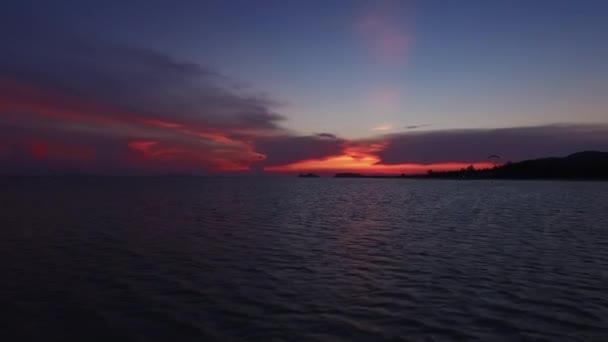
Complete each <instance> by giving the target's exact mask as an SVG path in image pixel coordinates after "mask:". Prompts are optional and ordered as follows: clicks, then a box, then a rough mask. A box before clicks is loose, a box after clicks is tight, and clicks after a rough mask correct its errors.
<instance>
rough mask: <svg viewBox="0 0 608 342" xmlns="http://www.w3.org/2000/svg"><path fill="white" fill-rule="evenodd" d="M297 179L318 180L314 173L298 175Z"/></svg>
mask: <svg viewBox="0 0 608 342" xmlns="http://www.w3.org/2000/svg"><path fill="white" fill-rule="evenodd" d="M298 177H300V178H319V175H316V174H314V173H300V174H299V175H298Z"/></svg>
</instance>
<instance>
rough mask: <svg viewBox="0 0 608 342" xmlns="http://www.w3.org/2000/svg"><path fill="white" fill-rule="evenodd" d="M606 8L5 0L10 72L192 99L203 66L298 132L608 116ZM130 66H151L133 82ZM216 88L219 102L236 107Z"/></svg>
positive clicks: (84, 86)
mask: <svg viewBox="0 0 608 342" xmlns="http://www.w3.org/2000/svg"><path fill="white" fill-rule="evenodd" d="M607 16H608V3H607V2H605V1H599V0H597V1H593V0H583V1H573V0H572V1H562V0H537V1H524V0H517V1H492V0H490V1H439V0H437V1H433V0H428V1H385V2H383V1H337V0H335V1H329V0H328V1H265V0H260V1H235V0H234V1H178V2H175V1H153V0H148V1H86V0H81V1H59V0H57V1H8V2H4V3H3V9H2V14H0V19H1V20H0V30H1V31H3V33H2V34H0V37H2V38H3V40H4V41H5V42H6V44H8V46H9V49H8V51H9V52H8V54H7V55H6V56H5V57H3V58H4V59H2V60H0V63H2V64H1V65H0V71H2V72H3V74H5V75H2V76H5V77H6V76H8V77H11V78H22V79H26V81H27V82H34V80H35V82H34V83H36V82H38V83H36V84H37V85H40V84H42V83H44V86H45V87H54V89H58V90H61V91H62V92H63V91H65V90H70V92H68V93H69V95H77V96H78V97H81V98H84V97H86V99H87V101H89V100H91V99H92V98H93V97H95V96H93V95H91V94H99V96H97V97H99V98H101V100H103V102H104V103H108V102H112V104H113V105H116V104H119V105H121V106H123V105H125V104H126V103H127V102H129V101H131V100H132V98H134V99H136V100H137V105H138V106H140V105H142V103H143V102H145V100H148V101H149V102H148V103H147V104H146V107H154V106H157V107H158V106H160V107H162V108H165V107H166V108H165V109H168V108H169V107H171V106H177V107H172V108H173V109H175V108H182V107H183V108H187V109H188V110H192V113H194V110H193V109H192V108H194V107H193V103H192V98H193V97H196V96H194V95H193V92H191V91H192V89H190V88H188V87H189V85H192V83H193V82H195V81H194V78H196V77H194V76H192V75H194V74H196V75H199V74H197V72H200V70H204V71H205V74H204V75H206V76H208V74H214V75H217V77H219V78H221V79H222V81H221V83H222V85H221V87H222V88H226V87H227V88H228V89H230V92H233V93H235V94H233V95H235V96H236V97H237V98H239V99H243V98H246V99H251V98H256V99H258V100H260V101H262V103H261V104H258V103H256V105H257V106H259V107H256V108H258V109H259V108H263V110H261V112H263V113H265V114H260V115H262V116H263V115H266V116H265V117H264V118H266V119H268V118H272V115H275V114H276V115H277V116H280V117H281V119H280V120H275V119H269V121H268V122H266V123H265V125H267V126H268V125H270V126H276V127H278V126H279V125H280V127H281V129H282V130H284V132H289V133H288V134H290V135H294V136H308V135H312V134H316V133H322V132H326V133H331V134H335V135H337V136H339V137H341V138H344V139H368V140H369V139H373V138H374V137H375V136H377V135H378V134H400V133H403V132H407V131H409V130H408V129H406V128H405V127H406V126H418V125H422V126H421V127H419V128H418V129H417V131H436V130H454V129H491V128H513V127H525V126H547V125H553V124H574V125H598V124H600V125H605V124H608V114H607V111H606V108H608V100H607V99H608V96H607V95H608V82H606V81H605V80H607V79H608V62H607V61H608V44H606V37H608V20H606V18H607ZM80 45H83V46H85V45H86V46H87V48H86V49H80V48H79V46H80ZM100 46H104V48H101V47H100ZM108 46H112V47H113V48H107V47H108ZM114 47H120V48H119V49H115V48H114ZM129 49H132V50H137V51H138V52H136V53H134V52H133V51H131V52H128V53H127V52H126V51H127V50H129ZM101 50H103V52H101ZM110 50H112V51H111V52H110ZM119 51H120V52H119ZM142 51H147V52H146V53H148V52H149V53H148V57H150V54H153V55H154V56H155V57H151V58H149V59H147V62H151V61H152V60H154V63H151V64H145V63H139V62H138V58H140V57H141V56H139V55H138V56H135V55H137V54H139V53H140V52H142ZM146 53H144V55H145V54H146ZM125 55H128V56H125ZM125 58H126V59H128V61H126V60H124V59H125ZM144 58H147V57H144ZM162 59H166V60H165V62H162V61H161V60H162ZM163 63H167V64H171V63H177V64H179V65H180V67H178V69H179V68H181V66H183V65H188V66H193V67H194V69H196V70H197V71H196V72H194V73H192V72H190V74H188V71H185V72H184V70H182V69H180V71H179V72H178V74H179V77H178V76H176V75H175V74H173V73H172V72H173V71H175V70H173V71H172V72H167V73H165V70H163V71H161V69H162V64H163ZM152 64H154V66H152ZM76 65H78V68H80V69H78V68H76V67H73V66H76ZM138 65H139V66H141V65H145V67H138ZM171 65H173V64H171ZM45 68H46V69H45ZM138 68H139V69H141V70H138ZM146 68H148V69H146ZM85 69H86V71H84V70H85ZM199 69H200V70H199ZM44 70H49V72H48V74H47V73H45V72H44ZM133 70H136V71H133ZM189 70H191V69H189ZM129 72H139V74H138V76H137V77H140V78H141V79H139V78H138V79H137V82H133V84H127V82H129V80H125V79H123V78H121V77H127V75H130V74H129ZM88 73H90V74H88ZM151 73H154V74H159V75H162V77H161V76H159V77H157V78H155V79H154V80H152V79H151V78H153V77H150V76H142V75H149V74H151ZM63 74H65V77H64V79H61V78H62V77H61V76H60V75H63ZM117 76H120V77H117ZM199 76H200V75H199ZM197 77H198V76H197ZM178 78H179V80H178ZM190 78H192V79H190ZM92 80H95V81H94V82H93V81H92ZM89 81H91V82H89ZM161 81H162V82H161ZM154 82H161V83H158V84H155V83H154ZM196 82H198V81H196ZM214 82H215V81H212V82H211V81H208V80H206V81H205V82H204V83H205V85H204V88H205V89H208V88H209V87H211V88H213V87H217V86H218V85H217V84H215V83H214ZM114 84H116V85H120V86H121V88H120V89H121V91H120V93H118V92H117V94H116V95H115V96H114V95H112V96H113V97H112V98H110V94H112V89H114V90H116V89H118V88H116V87H114V88H113V87H112V85H114ZM186 84H187V85H186ZM197 84H198V83H197ZM148 85H149V87H148ZM152 85H154V87H153V88H154V89H153V91H150V89H149V88H152ZM197 86H198V85H197ZM185 88H188V89H189V90H184V89H185ZM142 89H145V91H144V90H142ZM131 92H132V94H131ZM144 93H145V94H144ZM166 93H171V94H172V96H173V97H172V98H171V99H164V98H162V96H163V95H162V94H166ZM104 94H105V95H104ZM184 94H187V95H184ZM205 94H206V95H205V96H208V93H207V92H206V93H205ZM214 94H215V93H214ZM85 95H86V96H85ZM130 95H132V97H129V96H130ZM121 96H124V98H121ZM197 96H198V95H197ZM118 98H120V99H118ZM152 98H153V99H155V100H158V102H159V103H156V102H155V101H153V100H152ZM161 98H162V99H161ZM185 98H187V100H186V99H185ZM176 99H177V102H175V101H176ZM95 100H96V101H97V100H99V99H98V98H95ZM197 101H198V100H197ZM214 101H215V100H214ZM239 101H240V100H239ZM161 102H162V103H161ZM209 103H211V102H209V101H207V102H205V106H206V107H205V111H206V112H213V111H216V112H217V113H216V114H217V115H216V116H217V117H225V115H224V114H222V113H225V112H230V111H231V110H233V109H234V107H230V108H231V109H226V107H221V106H219V105H217V104H214V105H209ZM128 104H129V106H130V107H129V108H135V107H137V106H135V107H134V106H133V104H132V103H128ZM197 105H200V103H199V104H197ZM232 105H233V104H232V103H231V106H232ZM163 106H164V107H163ZM266 106H268V108H266ZM137 108H138V109H139V108H140V107H137ZM197 108H198V107H197ZM218 108H219V109H218ZM173 109H171V110H173ZM199 109H200V108H199ZM266 109H268V113H266V112H265V110H266ZM171 110H166V111H165V112H164V113H165V114H166V113H168V112H170V111H171ZM192 113H189V114H188V115H185V116H186V117H189V118H190V117H191V116H193V115H194V114H192ZM258 114H259V113H258ZM258 114H256V115H258ZM175 115H178V114H175ZM205 115H206V114H202V116H204V117H205V119H204V120H202V121H204V122H205V124H208V123H209V122H213V123H214V124H215V123H217V122H219V121H222V120H224V119H209V118H208V117H206V116H205ZM214 115H215V114H214ZM223 115H224V116H223ZM178 116H179V115H178ZM163 118H164V119H166V118H167V116H166V115H165V116H164V117H163ZM218 120H219V121H218ZM230 120H232V119H230ZM230 120H225V121H230ZM247 120H252V119H251V118H250V117H248V119H247ZM255 120H257V121H256V123H259V120H260V119H259V117H257V116H256V119H255ZM264 120H265V119H264ZM273 120H274V121H273ZM262 121H263V120H262ZM279 121H280V124H279ZM230 122H231V124H233V122H232V121H230ZM225 124H226V122H223V121H222V127H224V125H225ZM124 129H125V130H128V128H124ZM430 159H433V158H430Z"/></svg>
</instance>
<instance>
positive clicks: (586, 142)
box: [378, 125, 608, 164]
mask: <svg viewBox="0 0 608 342" xmlns="http://www.w3.org/2000/svg"><path fill="white" fill-rule="evenodd" d="M378 140H379V141H385V142H387V143H388V144H387V147H386V148H385V149H383V150H381V151H379V152H378V156H379V157H380V158H381V160H382V163H383V164H401V163H421V164H429V163H441V162H449V161H458V162H476V161H483V160H485V159H486V157H487V156H488V155H491V154H498V155H500V156H501V157H502V159H504V160H512V161H518V160H524V159H530V158H539V157H547V156H563V155H567V154H570V153H573V152H578V151H584V150H602V151H607V150H608V125H549V126H537V127H514V128H501V129H469V130H445V131H431V132H419V133H414V132H412V133H400V134H391V135H386V136H383V137H380V138H378Z"/></svg>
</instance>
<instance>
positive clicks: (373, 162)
mask: <svg viewBox="0 0 608 342" xmlns="http://www.w3.org/2000/svg"><path fill="white" fill-rule="evenodd" d="M387 146H388V144H387V143H386V142H379V143H370V144H367V145H347V146H345V148H344V151H343V154H341V155H336V156H331V157H327V158H324V159H309V160H302V161H298V162H295V163H291V164H287V165H278V166H270V167H265V168H264V170H266V171H270V172H287V173H289V172H319V173H336V172H353V173H364V174H401V173H405V174H422V173H426V172H427V171H428V170H434V171H451V170H459V169H462V168H466V167H468V166H469V165H473V166H474V167H475V168H476V169H485V168H492V167H494V164H493V163H489V162H475V163H464V162H444V163H434V164H416V163H403V164H382V161H381V160H380V157H378V156H377V155H376V154H375V153H377V152H379V151H381V150H383V149H384V148H386V147H387Z"/></svg>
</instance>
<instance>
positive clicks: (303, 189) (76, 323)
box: [0, 178, 608, 341]
mask: <svg viewBox="0 0 608 342" xmlns="http://www.w3.org/2000/svg"><path fill="white" fill-rule="evenodd" d="M0 210H1V211H0V271H1V281H0V310H1V313H2V317H3V318H2V325H3V326H4V328H3V330H2V332H1V333H2V335H3V336H8V337H9V339H4V340H5V341H12V340H45V341H53V340H57V341H59V340H66V339H71V340H80V341H88V340H105V341H109V340H122V339H125V340H133V341H157V340H172V341H201V340H222V341H224V340H227V341H229V340H261V341H268V340H286V341H299V340H327V341H340V340H344V341H351V340H370V341H371V340H373V341H378V340H393V339H404V340H439V341H444V340H467V339H468V340H484V341H486V340H548V341H555V340H580V341H591V340H598V341H600V340H604V341H605V340H607V339H608V182H605V183H594V182H549V181H540V182H532V181H522V182H519V181H494V182H491V181H430V180H402V179H323V178H321V179H298V178H293V179H292V178H285V179H283V178H281V179H243V178H236V179H235V178H232V179H229V178H207V179H205V178H76V179H69V178H30V179H28V178H22V179H11V178H5V179H0Z"/></svg>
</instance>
